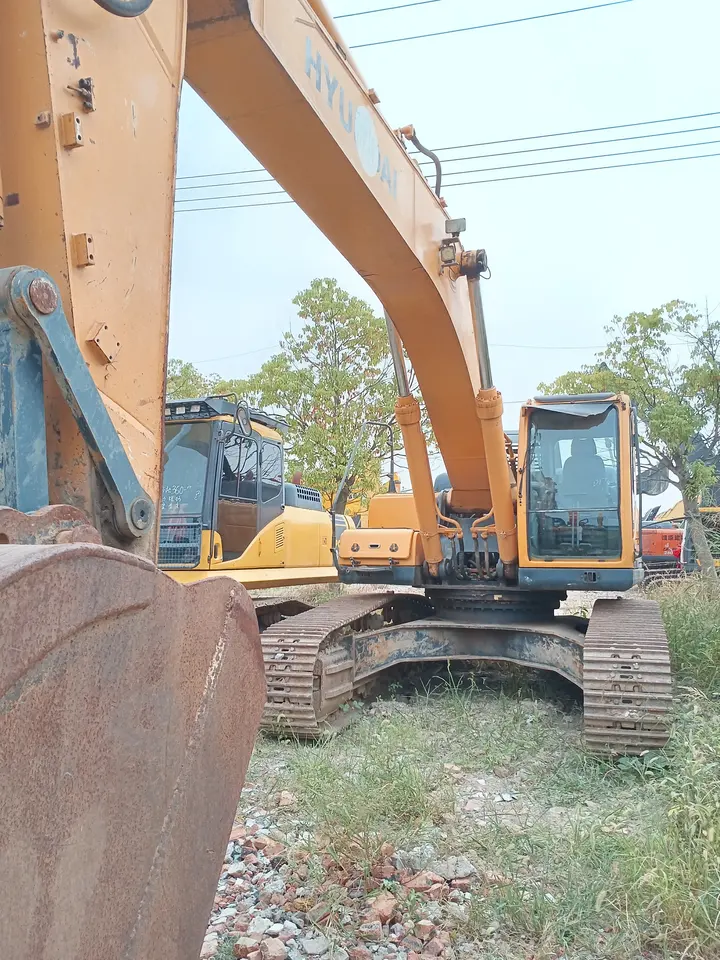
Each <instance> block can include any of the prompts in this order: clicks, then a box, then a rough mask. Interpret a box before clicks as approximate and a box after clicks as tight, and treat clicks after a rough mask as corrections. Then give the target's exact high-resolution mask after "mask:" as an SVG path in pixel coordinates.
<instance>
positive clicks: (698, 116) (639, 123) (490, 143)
mask: <svg viewBox="0 0 720 960" xmlns="http://www.w3.org/2000/svg"><path fill="white" fill-rule="evenodd" d="M717 116H720V110H714V111H712V112H711V113H690V114H688V115H687V116H685V117H665V118H664V119H662V120H636V121H635V122H634V123H615V124H612V125H611V126H606V127H586V128H585V129H584V130H563V131H560V132H559V133H535V134H533V135H532V136H529V137H512V138H510V139H509V140H485V141H484V142H483V143H461V144H457V145H456V146H454V147H433V148H432V151H433V153H443V152H445V151H447V150H470V149H472V148H474V147H497V146H499V145H500V144H502V143H522V142H523V141H526V140H548V139H549V138H550V137H574V136H576V135H577V134H579V133H602V132H603V131H605V130H626V129H627V128H628V127H648V126H650V125H651V124H654V123H676V122H677V121H680V120H702V119H704V118H705V117H717ZM411 152H412V153H413V154H416V153H417V151H414V150H413V151H411Z"/></svg>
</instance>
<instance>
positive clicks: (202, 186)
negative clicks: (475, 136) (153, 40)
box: [177, 124, 720, 203]
mask: <svg viewBox="0 0 720 960" xmlns="http://www.w3.org/2000/svg"><path fill="white" fill-rule="evenodd" d="M707 130H720V124H713V125H712V126H709V127H686V128H685V129H683V130H663V131H662V132H660V133H638V134H635V135H633V136H631V137H610V138H609V139H606V140H585V141H582V142H580V143H563V144H560V145H558V146H546V147H523V148H522V149H521V150H504V151H501V152H497V153H476V154H471V155H470V156H467V157H447V158H446V159H445V160H443V163H462V162H463V161H465V160H485V159H489V158H491V157H512V156H517V155H520V154H524V153H543V152H547V151H549V150H569V149H571V148H573V147H592V146H596V145H597V146H601V145H605V144H610V143H625V142H627V141H629V140H645V139H649V138H651V137H671V136H674V135H675V134H678V135H679V134H686V133H703V132H705V131H707ZM565 159H567V160H573V159H584V158H582V157H577V158H574V157H567V158H565ZM428 165H429V166H434V164H433V161H432V160H421V161H420V163H419V166H421V167H423V166H428ZM456 172H457V171H453V170H448V171H446V176H452V175H453V173H456ZM207 176H212V174H207ZM218 176H230V174H218ZM276 182H277V181H276V180H275V178H274V177H271V176H269V175H268V176H267V177H261V178H259V179H257V180H229V181H227V182H225V183H217V184H209V183H199V184H196V185H194V186H182V187H178V188H177V191H178V192H180V191H181V190H183V191H185V190H208V189H209V190H215V189H220V188H221V187H245V186H253V185H255V184H258V183H276ZM248 196H258V194H248ZM190 199H192V198H190ZM215 199H222V198H215ZM177 202H178V203H187V202H188V200H186V199H183V198H180V199H179V200H178V201H177Z"/></svg>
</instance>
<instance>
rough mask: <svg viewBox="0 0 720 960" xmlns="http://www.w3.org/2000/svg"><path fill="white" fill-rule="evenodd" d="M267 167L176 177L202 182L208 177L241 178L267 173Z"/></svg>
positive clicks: (177, 178)
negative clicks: (247, 174)
mask: <svg viewBox="0 0 720 960" xmlns="http://www.w3.org/2000/svg"><path fill="white" fill-rule="evenodd" d="M265 172H266V171H265V167H251V168H250V169H248V170H230V171H229V172H228V173H193V174H187V175H186V176H184V177H175V179H176V180H202V179H207V177H240V176H242V175H243V174H244V173H265Z"/></svg>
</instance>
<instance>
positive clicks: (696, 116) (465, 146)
mask: <svg viewBox="0 0 720 960" xmlns="http://www.w3.org/2000/svg"><path fill="white" fill-rule="evenodd" d="M717 116H720V110H714V111H712V112H711V113H690V114H688V115H687V116H684V117H665V118H664V119H662V120H636V121H635V122H634V123H615V124H612V126H606V127H586V128H585V129H584V130H562V131H560V132H559V133H536V134H533V135H532V136H529V137H512V138H510V139H509V140H485V141H484V142H483V143H460V144H457V145H456V146H454V147H433V148H432V151H433V153H443V152H446V151H447V150H470V149H473V148H474V147H497V146H499V145H500V144H502V143H522V142H523V141H527V140H548V139H549V138H550V137H574V136H576V135H577V134H579V133H603V132H604V131H605V130H626V129H627V128H628V127H648V126H651V125H652V124H654V123H675V122H677V121H680V120H703V119H704V118H705V117H717ZM411 153H413V154H415V153H417V151H415V150H413V151H411ZM218 176H221V174H218ZM181 179H182V178H181Z"/></svg>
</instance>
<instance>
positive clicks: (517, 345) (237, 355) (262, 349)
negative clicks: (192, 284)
mask: <svg viewBox="0 0 720 960" xmlns="http://www.w3.org/2000/svg"><path fill="white" fill-rule="evenodd" d="M489 346H490V347H492V348H493V350H494V349H496V348H501V349H502V348H512V349H514V350H601V349H602V348H603V347H605V346H607V344H605V343H595V344H587V345H585V346H579V347H569V346H566V345H562V346H551V345H548V344H546V343H544V344H534V343H532V344H530V343H491V344H489ZM278 349H280V344H279V343H271V344H268V346H266V347H258V348H257V349H256V350H245V351H244V352H243V353H227V354H225V356H223V357H209V358H208V359H206V360H194V361H193V362H194V364H195V365H196V366H197V364H199V363H219V362H220V361H221V360H236V359H238V358H240V357H249V356H252V355H253V354H256V353H264V352H265V351H266V350H278ZM512 402H513V401H512V400H507V401H506V403H512Z"/></svg>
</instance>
